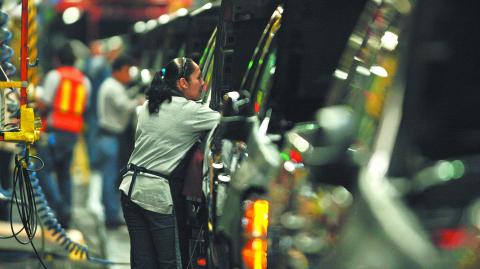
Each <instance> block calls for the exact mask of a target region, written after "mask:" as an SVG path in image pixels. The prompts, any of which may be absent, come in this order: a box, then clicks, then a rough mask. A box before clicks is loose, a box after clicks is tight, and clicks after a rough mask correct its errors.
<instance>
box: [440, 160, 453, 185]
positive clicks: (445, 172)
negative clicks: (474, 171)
mask: <svg viewBox="0 0 480 269" xmlns="http://www.w3.org/2000/svg"><path fill="white" fill-rule="evenodd" d="M437 175H438V177H439V178H440V179H442V180H444V181H447V180H450V179H452V178H453V175H454V168H453V165H452V163H450V162H447V161H441V162H439V163H438V164H437Z"/></svg>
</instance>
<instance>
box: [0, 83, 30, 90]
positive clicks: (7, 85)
mask: <svg viewBox="0 0 480 269" xmlns="http://www.w3.org/2000/svg"><path fill="white" fill-rule="evenodd" d="M27 85H28V83H27V82H26V81H0V89H5V88H21V87H26V86H27Z"/></svg>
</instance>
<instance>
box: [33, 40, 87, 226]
mask: <svg viewBox="0 0 480 269" xmlns="http://www.w3.org/2000/svg"><path fill="white" fill-rule="evenodd" d="M54 60H56V61H57V65H58V67H57V68H56V69H54V70H51V71H50V72H48V73H47V74H46V76H45V79H44V82H43V93H42V95H41V96H38V97H37V100H36V105H37V108H38V110H39V111H40V113H41V114H42V115H44V117H45V119H46V123H45V126H44V127H45V134H44V135H43V136H42V139H41V140H40V141H39V143H37V152H38V155H39V157H40V158H41V159H42V160H43V162H44V163H45V166H44V168H43V169H42V170H40V171H39V173H38V177H39V180H40V185H41V186H42V189H43V191H44V193H45V196H46V198H47V201H48V203H49V205H50V206H51V207H52V208H53V210H54V211H55V213H56V214H57V219H58V220H59V222H60V224H61V225H62V226H63V227H65V228H68V225H69V222H70V218H71V205H72V181H71V175H70V165H71V162H72V157H73V149H74V147H75V144H76V142H77V139H78V136H79V134H80V132H81V131H82V128H83V121H84V112H85V110H86V108H87V105H88V99H89V93H90V88H91V84H90V81H89V80H88V78H87V77H86V76H85V75H84V74H83V73H82V72H80V71H79V70H78V69H77V68H75V67H74V66H73V64H74V62H75V55H74V52H73V48H72V46H71V44H70V43H68V42H65V44H63V45H61V46H60V47H59V49H58V50H57V51H56V59H54Z"/></svg>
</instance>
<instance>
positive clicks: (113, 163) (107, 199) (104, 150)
mask: <svg viewBox="0 0 480 269" xmlns="http://www.w3.org/2000/svg"><path fill="white" fill-rule="evenodd" d="M98 138H99V139H98V161H99V163H98V164H99V168H100V173H101V174H102V182H103V187H102V203H103V206H104V208H105V221H106V222H107V223H108V222H115V221H116V220H118V218H119V217H120V197H119V195H120V194H119V192H120V191H119V190H118V185H119V182H118V177H119V175H118V173H119V169H120V168H119V167H118V150H119V145H118V139H117V137H116V136H113V135H105V134H101V135H100V136H99V137H98Z"/></svg>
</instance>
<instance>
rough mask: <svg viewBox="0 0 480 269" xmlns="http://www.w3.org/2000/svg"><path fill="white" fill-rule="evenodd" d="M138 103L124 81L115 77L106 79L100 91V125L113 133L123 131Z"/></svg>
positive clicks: (98, 103) (98, 110)
mask: <svg viewBox="0 0 480 269" xmlns="http://www.w3.org/2000/svg"><path fill="white" fill-rule="evenodd" d="M137 105H138V101H137V100H135V99H130V98H129V97H128V95H127V91H126V89H125V86H123V84H122V83H120V82H119V81H118V80H116V79H114V78H113V77H109V78H107V79H105V81H104V82H103V83H102V85H100V89H99V92H98V99H97V112H98V125H99V126H100V127H101V128H103V129H106V130H107V131H110V132H112V133H117V134H120V133H122V132H123V131H124V130H125V129H126V128H127V125H128V123H129V122H130V119H131V116H132V114H133V111H134V110H135V107H136V106H137Z"/></svg>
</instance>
